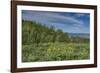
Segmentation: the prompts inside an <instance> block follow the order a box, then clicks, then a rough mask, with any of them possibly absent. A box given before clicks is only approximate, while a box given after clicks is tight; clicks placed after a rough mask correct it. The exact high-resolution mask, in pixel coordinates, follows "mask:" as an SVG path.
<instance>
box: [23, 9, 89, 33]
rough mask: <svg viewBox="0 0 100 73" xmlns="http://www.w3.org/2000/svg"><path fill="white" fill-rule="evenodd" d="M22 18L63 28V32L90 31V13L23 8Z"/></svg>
mask: <svg viewBox="0 0 100 73" xmlns="http://www.w3.org/2000/svg"><path fill="white" fill-rule="evenodd" d="M22 19H23V20H29V21H35V22H38V23H41V24H45V25H46V26H48V27H51V26H54V27H55V29H61V30H62V31H63V32H69V33H89V32H90V14H89V13H75V12H48V11H31V10H22Z"/></svg>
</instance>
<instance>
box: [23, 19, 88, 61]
mask: <svg viewBox="0 0 100 73" xmlns="http://www.w3.org/2000/svg"><path fill="white" fill-rule="evenodd" d="M83 59H89V39H86V38H80V37H78V36H77V37H71V38H70V37H69V35H68V33H65V32H63V31H62V30H60V29H58V30H55V28H54V27H53V26H51V27H48V26H46V25H45V24H40V23H36V22H31V21H24V20H23V21H22V61H23V62H33V61H57V60H83Z"/></svg>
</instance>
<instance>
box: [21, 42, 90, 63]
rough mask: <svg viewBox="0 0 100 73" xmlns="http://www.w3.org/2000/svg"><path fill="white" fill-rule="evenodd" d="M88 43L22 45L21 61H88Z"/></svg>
mask: <svg viewBox="0 0 100 73" xmlns="http://www.w3.org/2000/svg"><path fill="white" fill-rule="evenodd" d="M89 58H90V56H89V43H63V42H62V43H39V44H31V45H22V61H23V62H37V61H62V60H84V59H89Z"/></svg>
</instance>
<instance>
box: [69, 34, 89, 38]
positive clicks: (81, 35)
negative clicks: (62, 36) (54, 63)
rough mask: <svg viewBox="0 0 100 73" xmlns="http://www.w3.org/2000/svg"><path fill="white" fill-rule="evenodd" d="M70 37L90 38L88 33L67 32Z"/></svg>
mask: <svg viewBox="0 0 100 73" xmlns="http://www.w3.org/2000/svg"><path fill="white" fill-rule="evenodd" d="M68 34H69V36H70V37H77V36H78V37H81V38H90V34H89V33H68Z"/></svg>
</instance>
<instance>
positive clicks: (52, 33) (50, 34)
mask: <svg viewBox="0 0 100 73" xmlns="http://www.w3.org/2000/svg"><path fill="white" fill-rule="evenodd" d="M62 37H63V38H62ZM68 41H69V36H68V34H67V33H63V32H62V30H55V28H54V27H53V26H52V27H50V28H49V27H47V26H46V25H42V24H40V23H36V22H31V21H22V43H23V44H33V43H47V42H68Z"/></svg>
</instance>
